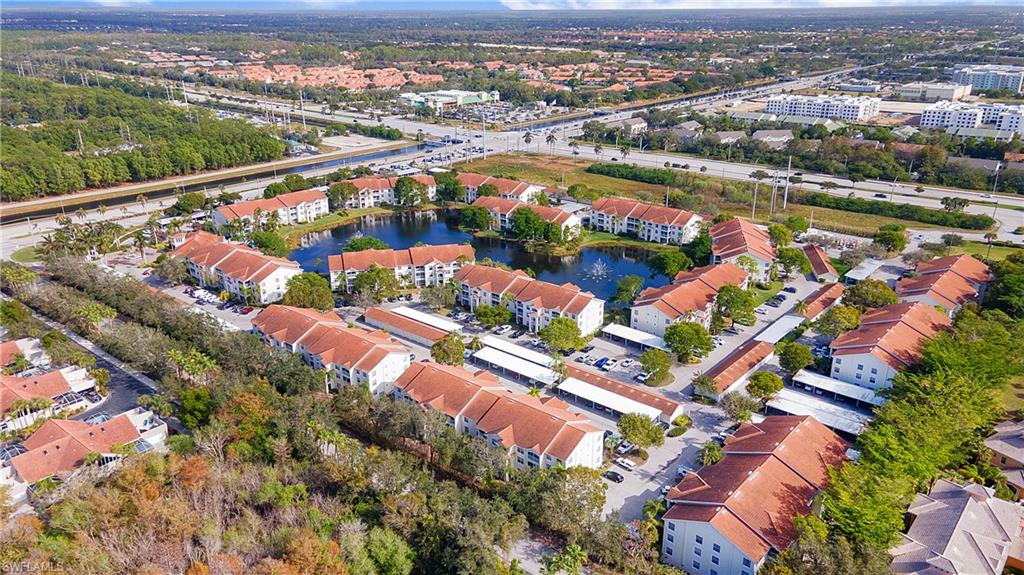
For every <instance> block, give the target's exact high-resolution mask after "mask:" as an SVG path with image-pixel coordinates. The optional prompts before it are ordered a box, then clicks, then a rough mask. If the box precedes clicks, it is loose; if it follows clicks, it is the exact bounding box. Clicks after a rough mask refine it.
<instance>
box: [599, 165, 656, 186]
mask: <svg viewBox="0 0 1024 575" xmlns="http://www.w3.org/2000/svg"><path fill="white" fill-rule="evenodd" d="M587 171H588V172H590V173H591V174H599V175H602V176H610V177H612V178H620V179H623V180H633V181H635V182H645V183H648V184H658V185H661V186H671V185H674V184H675V183H676V172H674V171H672V170H667V169H665V168H641V167H640V166H636V165H631V164H606V163H600V162H598V163H595V164H590V166H589V167H587Z"/></svg>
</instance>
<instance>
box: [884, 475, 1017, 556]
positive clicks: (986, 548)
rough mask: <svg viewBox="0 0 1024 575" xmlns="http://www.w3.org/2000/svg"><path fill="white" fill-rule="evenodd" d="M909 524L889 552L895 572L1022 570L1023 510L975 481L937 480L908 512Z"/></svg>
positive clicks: (919, 496)
mask: <svg viewBox="0 0 1024 575" xmlns="http://www.w3.org/2000/svg"><path fill="white" fill-rule="evenodd" d="M907 517H908V521H909V523H910V527H909V528H908V529H907V532H906V534H904V535H902V536H901V538H900V542H899V543H897V544H896V546H895V547H893V548H892V549H890V550H889V554H890V555H892V557H893V560H892V572H893V573H896V574H901V575H902V574H907V575H910V574H913V575H930V574H932V573H936V574H937V573H964V574H967V573H970V574H971V575H999V574H1001V573H1004V572H1005V570H1006V569H1007V568H1008V567H1010V568H1013V569H1017V570H1020V569H1024V533H1022V529H1024V508H1022V507H1021V506H1019V505H1016V504H1015V503H1013V502H1010V501H1003V500H1002V499H999V498H997V497H996V496H995V491H994V490H993V489H990V488H988V487H983V486H981V485H977V484H975V483H968V484H966V485H963V486H961V485H957V484H956V483H953V482H952V481H949V480H948V479H939V480H938V481H936V482H935V484H934V485H932V488H931V490H930V491H929V492H928V493H927V494H924V493H919V494H917V495H916V496H915V497H914V501H913V502H912V503H911V504H910V509H908V510H907Z"/></svg>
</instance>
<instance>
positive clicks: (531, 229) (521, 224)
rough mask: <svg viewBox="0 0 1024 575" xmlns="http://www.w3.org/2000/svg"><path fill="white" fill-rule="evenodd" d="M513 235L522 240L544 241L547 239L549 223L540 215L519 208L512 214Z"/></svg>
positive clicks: (527, 209)
mask: <svg viewBox="0 0 1024 575" xmlns="http://www.w3.org/2000/svg"><path fill="white" fill-rule="evenodd" d="M511 229H512V235H513V236H514V237H515V238H516V239H520V240H542V239H545V238H546V237H547V231H548V223H547V222H545V221H544V218H542V217H540V214H538V213H537V212H535V211H533V210H531V209H529V208H519V209H517V210H515V211H514V212H512V226H511Z"/></svg>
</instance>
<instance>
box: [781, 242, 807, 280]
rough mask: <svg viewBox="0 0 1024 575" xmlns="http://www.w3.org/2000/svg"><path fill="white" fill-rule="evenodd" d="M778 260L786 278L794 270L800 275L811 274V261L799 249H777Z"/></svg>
mask: <svg viewBox="0 0 1024 575" xmlns="http://www.w3.org/2000/svg"><path fill="white" fill-rule="evenodd" d="M778 260H779V265H780V266H781V267H782V271H783V273H785V274H786V275H787V276H788V275H789V274H790V273H792V272H793V271H794V270H796V271H799V272H800V273H802V274H809V273H811V261H810V260H809V259H807V255H806V254H804V251H803V250H801V249H800V248H779V249H778Z"/></svg>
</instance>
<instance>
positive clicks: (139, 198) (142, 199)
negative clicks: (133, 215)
mask: <svg viewBox="0 0 1024 575" xmlns="http://www.w3.org/2000/svg"><path fill="white" fill-rule="evenodd" d="M135 201H136V202H138V203H140V204H142V209H143V210H145V209H146V196H145V195H143V194H139V195H137V196H135Z"/></svg>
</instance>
